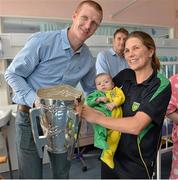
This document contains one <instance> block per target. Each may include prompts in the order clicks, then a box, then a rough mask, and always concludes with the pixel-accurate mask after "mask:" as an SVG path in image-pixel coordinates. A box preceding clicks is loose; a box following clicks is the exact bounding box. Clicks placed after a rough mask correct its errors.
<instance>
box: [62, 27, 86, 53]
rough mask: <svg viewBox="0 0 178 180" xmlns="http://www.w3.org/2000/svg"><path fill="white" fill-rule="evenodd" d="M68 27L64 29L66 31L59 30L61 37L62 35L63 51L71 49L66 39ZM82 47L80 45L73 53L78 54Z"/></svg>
mask: <svg viewBox="0 0 178 180" xmlns="http://www.w3.org/2000/svg"><path fill="white" fill-rule="evenodd" d="M68 29H69V27H68V28H66V29H62V30H61V35H62V47H63V49H65V50H66V49H71V50H72V48H71V45H70V42H69V39H68V36H67V31H68ZM83 46H84V45H82V46H81V47H80V48H79V49H78V50H77V51H76V52H75V53H80V52H81V51H82V49H83Z"/></svg>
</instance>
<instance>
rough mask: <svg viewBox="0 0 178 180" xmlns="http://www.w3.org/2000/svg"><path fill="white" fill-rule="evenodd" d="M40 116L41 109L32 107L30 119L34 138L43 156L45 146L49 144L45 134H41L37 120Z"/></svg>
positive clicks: (40, 154) (39, 153) (41, 156)
mask: <svg viewBox="0 0 178 180" xmlns="http://www.w3.org/2000/svg"><path fill="white" fill-rule="evenodd" d="M39 118H40V109H37V108H32V109H30V121H31V127H32V133H33V138H34V141H35V144H36V148H37V152H38V155H39V156H40V158H43V147H44V146H45V145H46V144H47V138H46V137H45V136H39V132H38V125H37V120H39Z"/></svg>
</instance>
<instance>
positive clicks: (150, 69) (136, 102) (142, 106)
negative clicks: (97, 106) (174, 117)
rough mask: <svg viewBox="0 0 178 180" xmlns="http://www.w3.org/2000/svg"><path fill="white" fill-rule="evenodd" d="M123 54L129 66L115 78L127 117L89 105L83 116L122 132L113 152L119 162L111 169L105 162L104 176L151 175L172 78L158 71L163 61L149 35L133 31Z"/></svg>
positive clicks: (108, 177)
mask: <svg viewBox="0 0 178 180" xmlns="http://www.w3.org/2000/svg"><path fill="white" fill-rule="evenodd" d="M124 55H125V58H126V60H127V62H128V64H129V66H130V69H125V70H123V71H121V72H120V73H119V74H117V75H116V76H115V77H114V78H113V81H114V83H115V85H116V86H118V87H121V88H122V90H123V91H124V93H125V96H126V100H125V103H124V105H123V107H122V108H123V113H124V114H123V115H124V117H123V118H118V119H113V118H112V117H106V116H105V115H104V114H103V113H101V112H98V111H97V110H94V109H92V108H90V107H88V106H87V105H85V106H83V108H82V113H81V116H82V117H83V118H84V119H86V120H87V121H89V122H91V123H97V124H100V125H102V126H104V127H106V128H108V129H113V130H118V131H121V132H122V135H121V139H120V142H119V145H118V147H117V152H116V154H115V156H114V161H115V165H116V166H115V168H114V169H110V168H109V167H108V166H107V165H106V164H104V163H103V162H102V165H101V178H106V179H110V178H112V179H117V178H121V179H125V178H126V179H133V178H142V179H144V178H146V179H148V178H152V174H153V169H154V165H155V162H156V155H157V151H158V147H159V145H160V139H161V129H162V125H163V120H164V116H165V112H166V109H167V106H168V103H169V100H170V96H171V87H170V83H169V80H168V79H166V78H165V77H164V76H163V75H161V74H160V73H159V72H158V70H159V69H160V62H159V60H158V59H157V57H156V47H155V43H154V41H153V39H152V38H151V36H150V35H148V34H147V33H145V32H141V31H134V32H132V33H131V34H130V35H129V37H128V38H127V40H126V44H125V51H124Z"/></svg>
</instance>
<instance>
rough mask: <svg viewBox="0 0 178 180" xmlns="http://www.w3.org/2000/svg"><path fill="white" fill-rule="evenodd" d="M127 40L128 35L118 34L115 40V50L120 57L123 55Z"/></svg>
mask: <svg viewBox="0 0 178 180" xmlns="http://www.w3.org/2000/svg"><path fill="white" fill-rule="evenodd" d="M126 38H127V35H126V34H124V33H122V32H118V33H117V34H116V36H115V38H114V39H113V49H114V51H115V52H116V53H117V54H119V55H123V52H124V47H125V40H126Z"/></svg>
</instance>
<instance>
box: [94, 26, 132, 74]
mask: <svg viewBox="0 0 178 180" xmlns="http://www.w3.org/2000/svg"><path fill="white" fill-rule="evenodd" d="M128 34H129V33H128V31H127V30H126V29H124V28H120V29H117V30H116V31H115V33H114V36H113V47H112V48H110V49H108V50H106V51H101V52H99V53H98V55H97V60H96V73H97V74H100V73H108V74H110V75H111V76H112V77H114V76H115V75H116V74H117V73H119V72H120V71H121V70H123V69H125V68H128V64H127V62H126V61H125V58H124V57H123V52H124V47H125V40H126V38H127V36H128Z"/></svg>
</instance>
